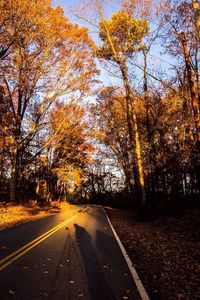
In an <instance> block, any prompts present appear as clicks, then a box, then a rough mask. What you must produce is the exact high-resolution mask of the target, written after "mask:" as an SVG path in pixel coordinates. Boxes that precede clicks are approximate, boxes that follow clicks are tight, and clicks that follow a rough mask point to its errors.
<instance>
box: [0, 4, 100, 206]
mask: <svg viewBox="0 0 200 300" xmlns="http://www.w3.org/2000/svg"><path fill="white" fill-rule="evenodd" d="M1 4H2V5H1V16H4V17H5V20H6V21H5V22H4V23H3V27H2V28H3V30H4V32H5V34H4V35H3V36H2V37H1V44H2V45H4V44H6V43H7V40H9V39H10V36H9V35H10V34H11V35H12V37H13V40H12V44H11V45H9V55H8V56H6V57H5V58H4V60H1V62H0V73H1V84H2V86H3V87H4V91H5V95H6V98H7V99H8V103H9V109H10V111H11V113H12V118H13V124H12V126H13V127H14V130H13V135H12V138H13V143H12V170H11V187H10V199H11V201H14V200H16V188H17V178H18V175H19V170H22V168H23V166H22V165H20V161H22V160H21V158H20V157H22V154H23V153H25V151H26V149H31V147H32V146H33V144H34V139H36V137H37V132H38V131H41V130H43V131H44V127H45V125H46V122H47V114H48V111H49V110H50V108H51V106H52V104H53V103H54V101H55V100H56V99H59V98H61V97H63V95H69V96H68V97H72V95H73V94H74V93H76V96H77V97H79V98H80V97H81V96H82V95H83V94H84V93H86V92H88V91H89V89H90V87H89V86H90V84H92V80H91V77H92V75H93V74H94V73H95V72H96V70H95V64H94V61H93V59H92V51H93V50H92V49H93V43H92V42H91V40H90V38H89V36H88V33H87V29H86V28H78V26H77V25H73V24H71V23H70V22H69V21H68V20H67V19H66V18H65V17H64V14H63V11H62V9H61V8H60V7H56V8H52V7H51V1H48V0H42V1H39V0H35V1H28V0H17V1H12V0H11V1H8V2H5V1H3V2H2V3H1ZM69 58H70V59H69ZM51 141H52V137H49V136H47V138H46V141H44V145H43V146H42V147H41V149H38V151H36V153H35V150H34V151H32V150H31V151H30V154H31V155H30V156H32V157H29V160H28V161H26V162H25V163H24V165H28V164H30V162H32V161H33V159H34V157H35V156H36V155H37V154H40V153H41V152H42V151H43V150H44V149H45V147H47V146H48V145H49V143H50V142H51Z"/></svg>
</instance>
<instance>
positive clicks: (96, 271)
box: [74, 224, 116, 300]
mask: <svg viewBox="0 0 200 300" xmlns="http://www.w3.org/2000/svg"><path fill="white" fill-rule="evenodd" d="M74 227H75V234H76V239H77V242H78V246H79V249H80V253H81V255H82V259H83V263H84V266H85V271H86V275H87V278H88V285H89V286H88V289H89V292H90V296H91V299H92V300H105V299H106V300H115V299H116V297H115V296H114V294H113V291H112V290H111V288H110V286H109V285H108V282H107V281H106V279H105V276H104V274H103V270H102V269H101V268H100V266H99V262H98V259H97V255H96V252H95V250H94V248H93V245H92V238H91V236H90V235H89V234H88V232H87V231H86V230H85V229H84V228H83V227H81V226H79V225H77V224H74Z"/></svg>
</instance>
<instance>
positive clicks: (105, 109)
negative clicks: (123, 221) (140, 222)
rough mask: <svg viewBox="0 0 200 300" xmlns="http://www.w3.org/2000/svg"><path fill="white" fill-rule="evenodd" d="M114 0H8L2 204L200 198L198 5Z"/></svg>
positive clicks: (151, 204) (0, 77)
mask: <svg viewBox="0 0 200 300" xmlns="http://www.w3.org/2000/svg"><path fill="white" fill-rule="evenodd" d="M114 2H115V3H114ZM114 2H112V1H100V0H95V1H87V0H84V1H80V2H79V3H78V5H77V7H75V6H74V7H72V8H70V13H69V15H70V16H71V15H74V16H76V20H77V22H74V21H73V22H72V21H70V20H71V18H68V17H66V13H64V11H63V9H62V8H61V6H59V5H58V6H56V5H54V3H52V1H50V0H32V1H30V0H9V1H4V0H0V128H1V129H0V201H2V202H3V203H9V202H12V203H13V202H14V203H27V202H29V201H30V200H34V201H37V202H38V203H45V202H51V201H53V200H59V201H67V202H70V203H98V204H103V205H111V206H113V207H133V208H135V209H139V210H140V209H143V210H144V211H148V213H150V214H155V215H157V214H161V215H162V214H165V213H171V212H176V213H178V212H179V211H181V210H182V209H187V208H188V207H192V206H197V205H198V204H199V203H198V201H199V198H200V197H199V196H200V90H199V80H200V79H199V76H200V74H199V63H200V57H199V46H200V44H199V40H200V6H199V2H198V1H197V0H193V1H190V0H179V1H176V0H175V1H170V0H162V1H154V0H140V1H139V0H121V1H114ZM77 23H78V24H77ZM108 78H109V79H108Z"/></svg>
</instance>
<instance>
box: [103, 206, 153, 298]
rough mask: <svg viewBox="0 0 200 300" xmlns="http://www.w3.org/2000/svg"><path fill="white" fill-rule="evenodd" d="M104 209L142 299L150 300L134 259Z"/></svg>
mask: <svg viewBox="0 0 200 300" xmlns="http://www.w3.org/2000/svg"><path fill="white" fill-rule="evenodd" d="M103 211H104V213H105V215H106V218H107V220H108V223H109V224H110V227H111V229H112V232H113V234H114V236H115V238H116V240H117V243H118V245H119V248H120V250H121V251H122V254H123V256H124V258H125V261H126V263H127V265H128V267H129V270H130V272H131V275H132V277H133V280H134V282H135V284H136V287H137V289H138V292H139V293H140V296H141V298H142V300H150V298H149V296H148V294H147V292H146V290H145V288H144V286H143V284H142V282H141V280H140V278H139V276H138V274H137V272H136V270H135V268H134V266H133V264H132V261H131V259H130V257H129V256H128V254H127V252H126V250H125V248H124V246H123V245H122V242H121V241H120V239H119V236H118V234H117V233H116V231H115V229H114V227H113V225H112V223H111V221H110V219H109V217H108V215H107V213H106V211H105V209H104V208H103Z"/></svg>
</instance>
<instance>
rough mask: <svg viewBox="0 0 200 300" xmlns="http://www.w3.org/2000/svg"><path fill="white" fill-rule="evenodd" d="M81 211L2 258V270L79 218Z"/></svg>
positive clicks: (0, 266)
mask: <svg viewBox="0 0 200 300" xmlns="http://www.w3.org/2000/svg"><path fill="white" fill-rule="evenodd" d="M83 211H84V210H83ZM83 211H82V212H83ZM80 213H81V212H77V213H76V214H75V215H73V216H72V217H70V218H69V219H67V220H66V221H63V222H62V223H60V224H58V225H57V226H55V227H53V228H52V229H51V230H49V231H47V232H45V233H44V234H42V235H41V236H39V237H38V238H36V239H34V240H33V241H31V242H30V243H28V244H26V245H24V246H23V247H21V248H19V249H18V250H17V251H15V252H13V253H11V254H10V255H8V256H6V257H5V258H3V259H2V260H0V271H2V270H3V269H5V268H6V267H7V266H9V265H10V264H11V263H12V262H14V261H16V260H17V259H18V258H20V257H21V256H22V255H24V254H25V253H27V252H28V251H30V250H31V249H32V248H34V247H35V246H37V245H38V244H40V243H41V242H43V241H44V240H46V239H47V238H48V237H49V236H51V235H52V234H54V233H55V232H56V231H58V230H59V229H60V228H62V227H63V226H65V225H66V224H68V223H69V222H71V221H72V220H74V219H75V218H77V217H78V215H79V214H80Z"/></svg>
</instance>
